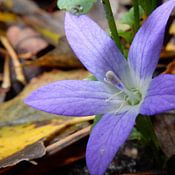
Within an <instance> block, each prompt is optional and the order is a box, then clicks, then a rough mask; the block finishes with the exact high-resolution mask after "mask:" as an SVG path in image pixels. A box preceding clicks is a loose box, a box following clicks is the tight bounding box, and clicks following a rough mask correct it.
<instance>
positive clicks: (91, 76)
mask: <svg viewBox="0 0 175 175" xmlns="http://www.w3.org/2000/svg"><path fill="white" fill-rule="evenodd" d="M85 80H91V81H97V79H96V78H95V77H94V75H92V74H90V75H88V76H87V77H86V78H85Z"/></svg>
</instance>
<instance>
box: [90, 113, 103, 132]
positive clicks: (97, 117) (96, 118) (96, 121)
mask: <svg viewBox="0 0 175 175" xmlns="http://www.w3.org/2000/svg"><path fill="white" fill-rule="evenodd" d="M101 118H102V115H96V116H95V119H94V121H93V125H92V129H93V128H94V127H95V125H96V124H97V123H98V122H99V121H100V120H101Z"/></svg>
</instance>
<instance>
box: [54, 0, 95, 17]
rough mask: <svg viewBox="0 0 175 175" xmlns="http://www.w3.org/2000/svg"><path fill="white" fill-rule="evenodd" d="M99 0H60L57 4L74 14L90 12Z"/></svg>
mask: <svg viewBox="0 0 175 175" xmlns="http://www.w3.org/2000/svg"><path fill="white" fill-rule="evenodd" d="M96 1H97V0H83V1H82V0H58V2H57V5H58V7H59V8H60V9H61V10H66V11H68V12H71V13H73V14H74V15H81V14H85V13H88V12H89V10H90V9H91V8H92V6H93V4H94V3H95V2H96Z"/></svg>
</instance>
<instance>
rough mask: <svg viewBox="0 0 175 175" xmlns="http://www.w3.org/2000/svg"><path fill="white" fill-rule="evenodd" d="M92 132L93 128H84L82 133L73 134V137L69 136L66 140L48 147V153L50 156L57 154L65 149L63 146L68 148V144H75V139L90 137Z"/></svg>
mask: <svg viewBox="0 0 175 175" xmlns="http://www.w3.org/2000/svg"><path fill="white" fill-rule="evenodd" d="M90 130H91V126H88V127H86V128H83V129H81V130H80V131H77V132H76V133H74V134H71V135H69V136H67V137H66V138H64V139H61V140H59V141H58V142H55V143H53V144H52V145H49V146H47V148H46V151H47V152H48V153H49V154H54V153H55V152H57V151H59V150H60V149H62V148H63V145H64V147H65V146H67V144H68V143H69V144H70V143H73V142H74V141H75V138H79V139H80V138H82V137H84V136H86V135H88V134H89V132H90Z"/></svg>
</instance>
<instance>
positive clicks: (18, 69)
mask: <svg viewBox="0 0 175 175" xmlns="http://www.w3.org/2000/svg"><path fill="white" fill-rule="evenodd" d="M0 40H1V42H2V44H3V45H4V47H5V48H6V49H7V51H8V52H9V55H10V56H11V59H12V61H13V65H14V68H15V73H16V79H17V80H18V81H20V82H21V83H23V84H25V83H26V80H25V77H24V74H23V70H22V66H21V64H20V62H19V60H18V57H17V54H16V52H15V51H14V49H13V48H12V46H11V45H10V43H9V41H8V40H7V38H6V37H4V36H1V37H0Z"/></svg>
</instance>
